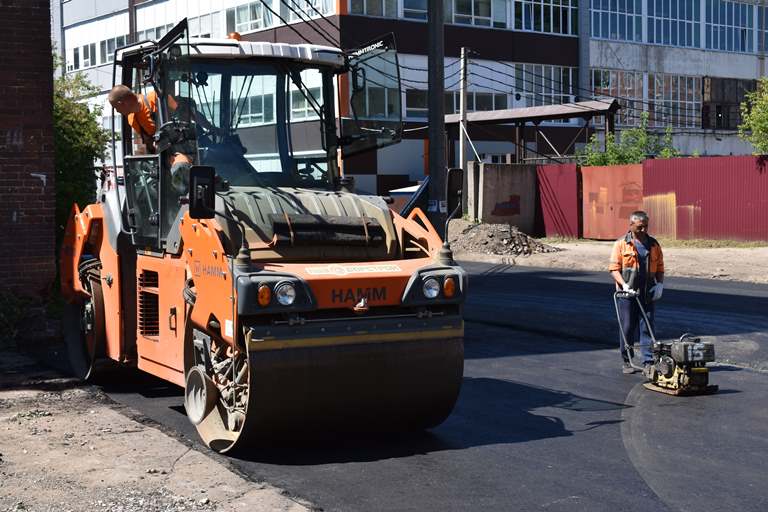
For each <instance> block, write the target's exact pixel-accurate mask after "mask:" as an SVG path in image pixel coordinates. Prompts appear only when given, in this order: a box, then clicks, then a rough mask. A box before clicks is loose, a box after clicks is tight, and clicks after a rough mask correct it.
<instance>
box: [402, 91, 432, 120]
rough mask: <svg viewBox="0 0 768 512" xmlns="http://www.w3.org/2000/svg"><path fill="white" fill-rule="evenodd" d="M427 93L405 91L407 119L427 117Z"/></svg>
mask: <svg viewBox="0 0 768 512" xmlns="http://www.w3.org/2000/svg"><path fill="white" fill-rule="evenodd" d="M427 110H428V106H427V91H421V90H418V89H408V90H406V91H405V117H408V118H414V117H419V118H426V117H427Z"/></svg>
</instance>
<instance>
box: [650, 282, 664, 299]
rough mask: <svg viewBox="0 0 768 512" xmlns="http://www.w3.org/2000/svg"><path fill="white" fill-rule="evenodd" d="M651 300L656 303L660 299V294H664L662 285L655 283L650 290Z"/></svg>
mask: <svg viewBox="0 0 768 512" xmlns="http://www.w3.org/2000/svg"><path fill="white" fill-rule="evenodd" d="M648 291H649V292H650V293H651V300H652V301H654V302H655V301H657V300H659V299H660V298H661V294H662V293H663V292H664V283H656V284H655V285H654V286H653V287H652V288H651V289H650V290H648Z"/></svg>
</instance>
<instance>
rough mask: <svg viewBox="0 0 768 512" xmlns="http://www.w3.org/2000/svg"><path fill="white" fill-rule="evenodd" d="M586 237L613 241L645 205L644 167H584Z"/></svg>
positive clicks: (637, 165)
mask: <svg viewBox="0 0 768 512" xmlns="http://www.w3.org/2000/svg"><path fill="white" fill-rule="evenodd" d="M581 180H582V188H583V192H582V216H583V219H584V238H594V239H597V240H614V239H616V238H618V237H620V236H621V235H622V234H623V233H625V232H626V231H627V227H628V226H629V216H630V214H631V213H632V212H633V211H635V210H639V209H641V208H642V206H643V166H642V165H641V164H632V165H609V166H604V167H582V168H581Z"/></svg>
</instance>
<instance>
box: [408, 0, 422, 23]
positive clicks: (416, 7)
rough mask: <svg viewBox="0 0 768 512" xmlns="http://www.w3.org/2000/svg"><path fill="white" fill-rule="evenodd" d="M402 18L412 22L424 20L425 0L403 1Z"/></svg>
mask: <svg viewBox="0 0 768 512" xmlns="http://www.w3.org/2000/svg"><path fill="white" fill-rule="evenodd" d="M403 17H404V18H410V19H413V20H426V19H427V0H403Z"/></svg>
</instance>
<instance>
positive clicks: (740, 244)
mask: <svg viewBox="0 0 768 512" xmlns="http://www.w3.org/2000/svg"><path fill="white" fill-rule="evenodd" d="M658 240H659V243H660V244H661V247H662V248H663V247H689V248H692V249H725V248H736V249H752V248H755V247H768V241H767V240H702V239H694V240H675V239H673V238H658Z"/></svg>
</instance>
